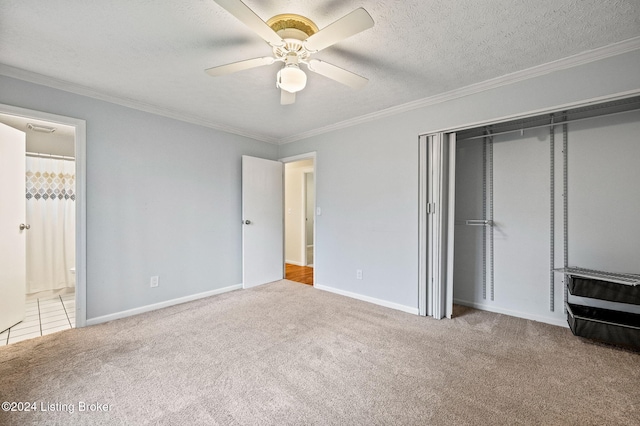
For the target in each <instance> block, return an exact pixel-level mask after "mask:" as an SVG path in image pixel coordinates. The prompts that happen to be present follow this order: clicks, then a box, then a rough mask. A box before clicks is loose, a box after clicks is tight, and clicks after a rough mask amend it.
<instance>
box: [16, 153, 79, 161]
mask: <svg viewBox="0 0 640 426" xmlns="http://www.w3.org/2000/svg"><path fill="white" fill-rule="evenodd" d="M25 154H26V156H27V157H42V158H54V159H57V160H68V161H75V160H76V158H75V157H68V156H66V155H55V154H41V153H39V152H25Z"/></svg>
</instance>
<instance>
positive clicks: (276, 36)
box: [205, 0, 374, 105]
mask: <svg viewBox="0 0 640 426" xmlns="http://www.w3.org/2000/svg"><path fill="white" fill-rule="evenodd" d="M214 1H215V2H216V3H218V4H219V5H220V6H221V7H222V8H224V9H225V10H226V11H227V12H229V13H230V14H232V15H233V16H235V17H236V18H238V19H239V20H240V21H241V22H243V23H244V24H245V25H246V26H248V27H249V28H251V29H252V30H253V31H255V33H256V34H258V35H259V36H260V37H261V38H262V39H263V40H265V41H266V42H267V43H268V44H269V45H270V46H271V47H272V49H273V56H264V57H261V58H253V59H247V60H245V61H240V62H234V63H231V64H227V65H220V66H217V67H213V68H209V69H207V70H205V71H206V73H207V74H209V75H211V76H213V77H217V76H221V75H226V74H231V73H234V72H237V71H242V70H246V69H250V68H256V67H260V66H263V65H271V64H273V63H275V62H282V63H283V64H284V65H283V67H282V69H280V71H278V74H277V76H276V87H278V88H279V89H280V92H281V95H280V103H281V104H282V105H288V104H292V103H294V102H295V100H296V92H299V91H300V90H302V89H304V88H305V86H306V84H307V75H306V74H305V73H304V71H302V70H301V69H300V64H304V65H305V66H306V67H307V68H308V69H309V71H312V72H315V73H316V74H320V75H323V76H325V77H328V78H330V79H332V80H335V81H337V82H339V83H342V84H344V85H346V86H349V87H351V88H353V89H360V88H362V87H364V86H365V85H366V84H367V82H368V81H369V80H367V79H366V78H364V77H361V76H359V75H357V74H354V73H352V72H351V71H347V70H345V69H342V68H340V67H337V66H335V65H332V64H330V63H328V62H324V61H321V60H319V59H312V58H311V56H312V55H313V54H314V53H316V52H318V51H320V50H322V49H325V48H327V47H329V46H331V45H333V44H335V43H338V42H339V41H342V40H344V39H346V38H348V37H351V36H352V35H354V34H358V33H359V32H362V31H364V30H366V29H369V28H371V27H373V25H374V22H373V19H372V18H371V16H370V15H369V13H368V12H367V11H366V10H364V9H363V8H359V9H356V10H354V11H353V12H351V13H349V14H347V15H345V16H343V17H342V18H340V19H338V20H337V21H335V22H334V23H333V24H331V25H329V26H327V27H325V28H323V29H322V30H319V29H318V27H317V26H316V24H315V23H313V21H311V20H310V19H309V18H306V17H304V16H300V15H295V14H282V15H276V16H274V17H273V18H271V19H269V20H267V22H264V21H263V20H262V19H260V17H258V15H256V14H255V13H254V12H253V10H251V9H250V8H249V7H248V6H247V5H245V4H244V3H243V2H242V1H240V0H214Z"/></svg>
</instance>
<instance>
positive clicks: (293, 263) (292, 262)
mask: <svg viewBox="0 0 640 426" xmlns="http://www.w3.org/2000/svg"><path fill="white" fill-rule="evenodd" d="M284 263H289V264H291V265H296V266H305V265H304V264H303V263H302V262H298V261H295V260H289V259H285V260H284Z"/></svg>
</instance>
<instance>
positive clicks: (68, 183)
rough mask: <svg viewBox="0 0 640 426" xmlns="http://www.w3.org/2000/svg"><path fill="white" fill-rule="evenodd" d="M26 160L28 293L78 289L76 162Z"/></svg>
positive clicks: (36, 158)
mask: <svg viewBox="0 0 640 426" xmlns="http://www.w3.org/2000/svg"><path fill="white" fill-rule="evenodd" d="M26 161H27V168H26V170H27V175H26V197H27V200H26V202H27V222H26V223H28V224H29V225H31V229H29V230H28V231H27V293H36V292H39V291H45V290H57V289H62V288H65V287H75V275H74V274H73V273H71V268H74V267H75V262H76V260H75V222H76V221H75V199H76V196H75V162H74V161H68V160H58V159H53V158H38V157H26Z"/></svg>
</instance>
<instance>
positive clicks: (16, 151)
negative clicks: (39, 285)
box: [0, 123, 26, 332]
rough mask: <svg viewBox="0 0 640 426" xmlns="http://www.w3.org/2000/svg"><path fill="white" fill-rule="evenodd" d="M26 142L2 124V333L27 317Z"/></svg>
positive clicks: (0, 263) (0, 197)
mask: <svg viewBox="0 0 640 426" xmlns="http://www.w3.org/2000/svg"><path fill="white" fill-rule="evenodd" d="M25 141H26V137H25V134H24V132H21V131H19V130H16V129H14V128H13V127H9V126H7V125H5V124H1V123H0V200H2V201H1V202H0V241H1V243H0V332H1V331H4V330H6V329H7V328H9V327H11V326H13V325H15V324H17V323H19V322H20V321H22V320H23V319H24V317H25V297H26V293H25V292H26V289H25V283H26V238H25V232H26V229H20V224H24V222H25V218H26V202H25V198H24V193H25V147H26V145H25V143H26V142H25Z"/></svg>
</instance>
